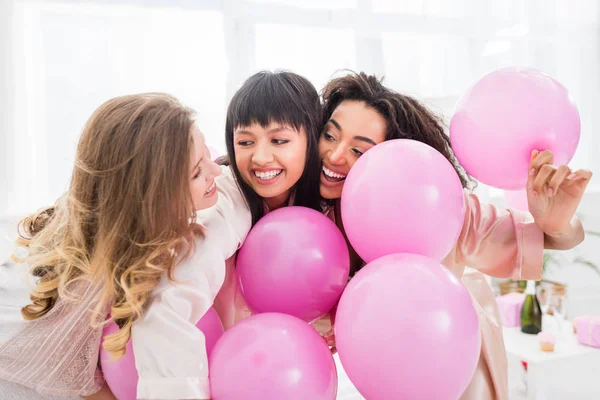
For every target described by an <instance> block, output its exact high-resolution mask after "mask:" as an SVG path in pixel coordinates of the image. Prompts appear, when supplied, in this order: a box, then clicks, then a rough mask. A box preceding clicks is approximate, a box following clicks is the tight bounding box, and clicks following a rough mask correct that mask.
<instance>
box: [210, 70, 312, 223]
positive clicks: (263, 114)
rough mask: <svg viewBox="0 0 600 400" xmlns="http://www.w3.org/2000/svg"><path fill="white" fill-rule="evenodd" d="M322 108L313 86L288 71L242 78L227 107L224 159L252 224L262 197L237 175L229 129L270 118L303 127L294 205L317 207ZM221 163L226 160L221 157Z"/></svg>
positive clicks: (260, 213)
mask: <svg viewBox="0 0 600 400" xmlns="http://www.w3.org/2000/svg"><path fill="white" fill-rule="evenodd" d="M321 121H322V108H321V103H320V100H319V94H318V93H317V90H316V89H315V87H314V86H313V84H312V83H310V82H309V81H308V80H307V79H306V78H304V77H302V76H300V75H297V74H294V73H292V72H288V71H275V72H270V71H261V72H258V73H256V74H254V75H252V76H251V77H250V78H248V79H247V80H246V82H244V84H243V85H242V87H241V88H240V89H239V90H238V91H237V92H236V93H235V95H234V96H233V98H232V99H231V102H230V103H229V107H228V109H227V121H226V123H225V143H226V145H227V155H228V157H227V158H228V160H227V161H228V163H229V164H230V167H231V169H232V171H233V174H234V175H235V177H236V179H237V182H238V185H239V186H240V189H241V190H242V193H243V194H244V197H245V198H246V201H247V202H248V206H249V207H250V211H251V213H252V224H255V223H256V222H257V221H258V220H259V219H260V218H262V216H263V215H264V213H265V210H264V207H265V205H264V201H263V199H262V197H260V196H259V195H258V194H257V193H256V192H255V191H254V190H252V187H250V185H248V184H247V183H246V182H245V181H244V179H243V178H242V177H241V175H240V171H239V169H238V167H237V164H236V162H235V150H234V146H233V133H234V131H235V129H236V128H238V127H242V126H249V125H252V124H253V123H258V124H260V125H261V126H262V127H265V128H266V127H267V126H268V125H269V124H270V123H272V122H277V123H280V124H284V125H288V126H290V127H293V128H294V129H296V130H300V128H301V127H303V128H304V130H305V131H306V135H307V147H306V164H305V165H304V171H303V172H302V176H301V177H300V179H299V180H298V182H297V183H296V185H295V186H294V188H293V190H294V192H295V194H294V203H293V205H295V206H304V207H309V208H312V209H314V210H320V201H319V199H320V197H319V174H320V168H321V165H320V159H319V150H318V139H319V134H320V131H321V125H320V124H321ZM221 163H226V162H224V160H222V161H221Z"/></svg>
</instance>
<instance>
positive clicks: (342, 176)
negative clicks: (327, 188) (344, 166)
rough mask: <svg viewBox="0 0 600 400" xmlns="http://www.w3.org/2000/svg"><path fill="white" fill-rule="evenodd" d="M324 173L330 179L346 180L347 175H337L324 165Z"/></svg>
mask: <svg viewBox="0 0 600 400" xmlns="http://www.w3.org/2000/svg"><path fill="white" fill-rule="evenodd" d="M323 172H325V175H327V176H328V177H330V178H338V179H342V178H345V177H346V175H342V174H336V173H335V172H333V171H332V170H330V169H329V168H327V167H326V166H324V165H323Z"/></svg>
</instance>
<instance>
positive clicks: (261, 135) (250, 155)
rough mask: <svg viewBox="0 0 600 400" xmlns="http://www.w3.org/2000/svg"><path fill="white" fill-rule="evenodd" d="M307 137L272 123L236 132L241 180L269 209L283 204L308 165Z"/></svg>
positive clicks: (236, 160)
mask: <svg viewBox="0 0 600 400" xmlns="http://www.w3.org/2000/svg"><path fill="white" fill-rule="evenodd" d="M307 141H308V138H307V135H306V131H305V130H304V128H300V130H299V131H297V130H295V129H294V128H292V127H289V126H286V125H284V124H281V123H277V122H272V123H270V124H269V125H268V126H266V127H263V126H261V125H260V124H256V123H255V124H252V125H250V126H246V127H237V128H236V129H235V131H234V151H235V162H236V164H237V168H238V169H239V171H240V175H241V176H242V179H243V180H244V181H245V182H246V183H247V184H248V185H249V186H250V187H251V188H252V190H254V192H256V193H257V194H258V195H259V196H260V197H262V198H263V199H265V201H266V203H267V205H268V206H269V208H270V209H275V208H278V207H281V206H282V205H284V204H285V203H286V202H287V200H288V198H289V196H290V193H291V190H292V188H293V187H294V185H295V184H296V183H297V182H298V180H299V179H300V177H301V176H302V173H303V171H304V166H305V164H306V152H307V150H306V149H307V146H308V142H307Z"/></svg>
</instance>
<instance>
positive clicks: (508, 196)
mask: <svg viewBox="0 0 600 400" xmlns="http://www.w3.org/2000/svg"><path fill="white" fill-rule="evenodd" d="M504 205H505V206H506V208H514V209H515V210H521V211H529V203H528V201H527V190H525V189H523V190H505V191H504Z"/></svg>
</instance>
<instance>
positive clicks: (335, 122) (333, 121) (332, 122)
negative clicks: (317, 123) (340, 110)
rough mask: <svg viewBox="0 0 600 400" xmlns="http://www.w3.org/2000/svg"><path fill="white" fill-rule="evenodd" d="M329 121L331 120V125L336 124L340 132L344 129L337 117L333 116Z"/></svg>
mask: <svg viewBox="0 0 600 400" xmlns="http://www.w3.org/2000/svg"><path fill="white" fill-rule="evenodd" d="M327 122H331V125H333V126H335V129H337V130H338V131H340V132H341V131H342V127H341V125H340V124H338V122H337V121H336V120H335V119H333V118H331V119H330V120H329V121H327Z"/></svg>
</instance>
